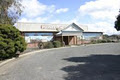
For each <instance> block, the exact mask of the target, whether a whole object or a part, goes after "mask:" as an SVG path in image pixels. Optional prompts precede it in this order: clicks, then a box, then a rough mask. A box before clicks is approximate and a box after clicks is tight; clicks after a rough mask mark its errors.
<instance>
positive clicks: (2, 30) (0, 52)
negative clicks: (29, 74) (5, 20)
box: [0, 24, 26, 59]
mask: <svg viewBox="0 0 120 80" xmlns="http://www.w3.org/2000/svg"><path fill="white" fill-rule="evenodd" d="M25 49H26V43H25V40H24V38H23V37H22V36H21V35H20V32H19V30H18V29H16V28H15V27H14V26H11V25H8V24H0V59H6V58H11V57H13V56H15V55H16V52H18V51H19V52H23V51H24V50H25Z"/></svg>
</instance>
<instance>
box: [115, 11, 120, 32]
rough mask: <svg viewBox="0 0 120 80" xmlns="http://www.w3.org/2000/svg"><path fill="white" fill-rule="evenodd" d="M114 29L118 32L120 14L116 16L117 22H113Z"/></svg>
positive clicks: (119, 29)
mask: <svg viewBox="0 0 120 80" xmlns="http://www.w3.org/2000/svg"><path fill="white" fill-rule="evenodd" d="M119 12H120V11H119ZM115 28H116V30H117V31H120V14H119V15H118V16H117V20H116V21H115Z"/></svg>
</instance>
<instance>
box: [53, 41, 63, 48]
mask: <svg viewBox="0 0 120 80" xmlns="http://www.w3.org/2000/svg"><path fill="white" fill-rule="evenodd" d="M53 45H54V47H55V48H58V47H61V42H60V41H54V42H53Z"/></svg>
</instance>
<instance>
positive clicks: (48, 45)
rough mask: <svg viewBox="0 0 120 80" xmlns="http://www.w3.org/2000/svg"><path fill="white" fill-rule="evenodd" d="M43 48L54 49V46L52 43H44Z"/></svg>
mask: <svg viewBox="0 0 120 80" xmlns="http://www.w3.org/2000/svg"><path fill="white" fill-rule="evenodd" d="M44 48H54V45H53V43H52V42H45V43H44Z"/></svg>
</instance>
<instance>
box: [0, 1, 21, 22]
mask: <svg viewBox="0 0 120 80" xmlns="http://www.w3.org/2000/svg"><path fill="white" fill-rule="evenodd" d="M20 2H21V0H0V23H1V24H14V23H15V22H16V21H17V19H18V18H19V16H20V15H21V12H22V5H21V3H20Z"/></svg>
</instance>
